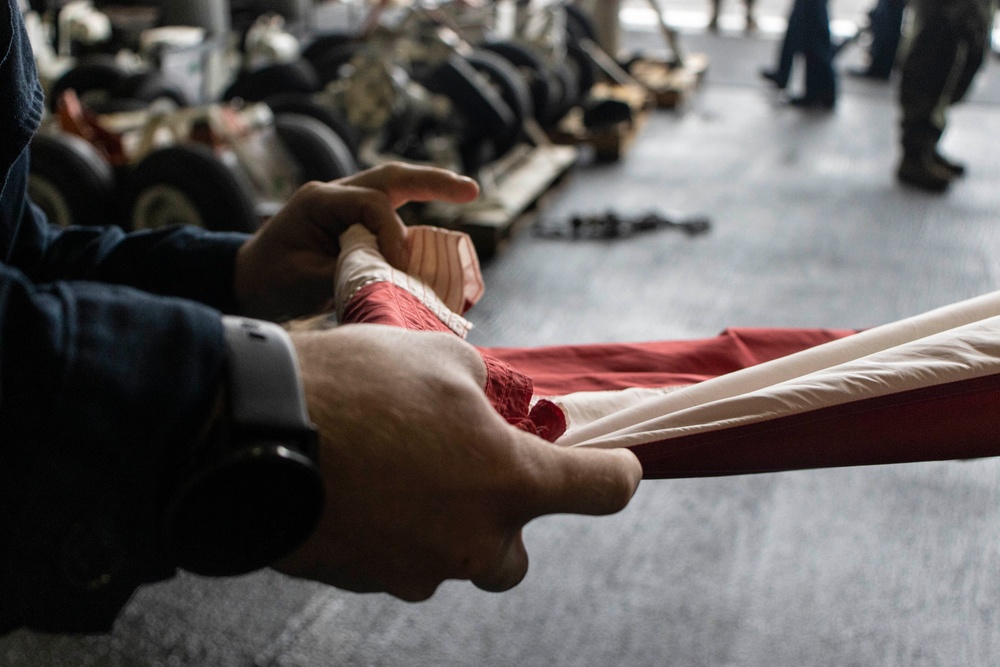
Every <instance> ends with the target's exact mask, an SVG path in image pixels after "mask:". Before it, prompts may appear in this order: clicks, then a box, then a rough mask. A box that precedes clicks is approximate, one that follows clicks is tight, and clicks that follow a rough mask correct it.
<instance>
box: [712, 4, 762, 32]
mask: <svg viewBox="0 0 1000 667" xmlns="http://www.w3.org/2000/svg"><path fill="white" fill-rule="evenodd" d="M711 2H712V14H711V16H710V17H709V19H708V29H709V30H711V31H712V32H716V31H718V30H719V14H721V13H722V0H711ZM753 5H754V0H743V6H744V7H745V8H746V17H747V22H746V28H745V30H746V32H753V31H755V30H756V29H757V18H756V17H755V16H754V13H753Z"/></svg>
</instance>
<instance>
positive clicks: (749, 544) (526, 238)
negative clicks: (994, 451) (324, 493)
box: [0, 36, 1000, 667]
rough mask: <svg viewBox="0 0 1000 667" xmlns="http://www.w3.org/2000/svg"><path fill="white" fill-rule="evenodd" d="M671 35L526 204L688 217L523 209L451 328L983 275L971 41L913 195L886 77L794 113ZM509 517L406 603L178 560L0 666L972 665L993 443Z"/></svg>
mask: <svg viewBox="0 0 1000 667" xmlns="http://www.w3.org/2000/svg"><path fill="white" fill-rule="evenodd" d="M635 39H636V43H638V42H641V41H642V40H650V41H649V43H650V44H653V45H655V43H656V40H655V39H654V38H652V37H650V36H644V37H636V38H635ZM687 43H688V44H689V46H690V48H691V49H692V50H701V51H704V52H706V53H709V55H710V57H711V59H712V66H711V67H712V68H711V70H710V72H709V76H708V79H707V80H706V82H705V85H704V87H703V88H702V89H701V90H700V91H699V92H698V94H697V95H696V96H695V97H694V98H693V99H692V100H691V102H690V104H688V105H687V106H686V107H685V108H684V109H682V110H680V111H676V112H671V111H660V112H657V113H655V114H654V116H653V117H652V118H651V119H650V121H649V122H648V124H647V125H646V126H645V127H644V129H643V131H642V134H641V136H640V137H639V140H638V142H637V143H636V144H635V146H634V147H633V149H632V150H631V151H630V152H629V153H628V154H627V155H626V156H625V158H624V159H623V160H622V161H621V162H619V163H615V164H608V165H589V166H587V165H584V166H581V167H580V168H579V169H578V170H576V172H575V173H574V174H573V175H572V177H571V178H570V179H569V181H568V183H567V185H566V187H565V188H563V189H562V190H560V191H559V193H558V195H557V196H556V198H555V201H554V202H553V204H552V205H551V207H549V208H548V210H547V212H546V215H547V216H550V218H549V219H550V220H559V219H561V217H565V216H569V215H571V214H573V213H586V212H595V211H603V210H607V209H608V208H613V209H615V210H618V211H621V212H629V211H645V210H652V209H656V210H660V211H663V212H668V213H671V212H673V213H680V214H693V213H702V214H705V215H708V216H709V217H710V219H711V221H712V224H713V227H712V230H711V232H710V233H709V234H706V235H703V236H693V237H689V236H685V235H684V234H681V233H679V232H676V231H674V230H663V231H658V232H652V233H648V234H644V235H639V236H635V237H632V238H627V239H619V240H614V241H584V240H552V239H544V238H540V237H537V236H535V235H533V234H532V233H530V231H526V232H524V233H522V234H520V235H519V236H518V237H517V238H516V239H515V240H514V242H513V243H512V245H511V246H510V247H509V248H508V249H507V250H506V251H505V252H504V253H502V254H501V255H500V256H498V257H497V258H496V259H495V260H493V261H491V262H489V263H488V264H487V265H486V267H485V269H486V279H487V295H486V296H485V298H484V300H483V301H482V302H481V303H480V304H479V305H478V306H477V307H476V308H475V309H474V310H473V311H472V312H471V316H472V319H473V320H474V321H475V322H476V325H477V328H476V329H475V330H474V332H473V335H472V340H473V342H475V343H477V344H482V345H515V346H531V345H543V344H559V343H576V342H593V341H624V340H649V339H667V338H692V337H702V336H711V335H714V334H715V333H717V332H718V331H719V330H721V329H722V328H724V327H726V326H730V325H761V326H765V325H766V326H771V325H774V326H782V325H789V326H831V327H864V326H870V325H875V324H879V323H883V322H887V321H890V320H893V319H896V318H899V317H902V316H906V315H910V314H914V313H916V312H919V311H922V310H925V309H929V308H932V307H935V306H939V305H943V304H946V303H949V302H952V301H956V300H959V299H963V298H967V297H971V296H974V295H977V294H981V293H983V292H987V291H991V290H994V289H997V288H998V287H1000V281H998V276H997V265H998V263H997V258H998V257H1000V218H998V211H1000V157H998V151H997V143H998V141H1000V139H998V137H1000V107H998V106H997V104H996V102H997V100H998V99H1000V96H997V95H996V94H994V88H995V86H996V82H995V80H994V79H995V76H996V68H995V67H994V66H993V64H992V63H991V64H990V66H988V67H987V69H986V71H985V73H984V76H983V77H982V79H981V81H980V86H979V88H978V89H977V91H976V95H975V97H974V100H973V101H972V102H970V103H969V104H967V105H965V106H963V107H961V108H959V109H956V110H955V112H954V114H953V123H952V126H951V129H950V130H949V132H948V134H947V137H946V141H945V144H944V147H945V148H946V150H947V151H948V152H949V153H951V154H953V155H955V156H958V157H961V158H962V159H964V160H966V161H967V162H968V165H969V169H970V173H969V176H968V177H967V179H965V180H964V181H963V182H961V183H960V184H958V185H957V186H956V187H955V188H954V189H953V190H952V191H951V192H949V193H948V194H946V195H944V196H927V195H921V194H918V193H915V192H913V191H909V190H904V189H901V188H900V187H898V186H897V185H896V183H895V182H894V180H893V177H892V171H893V168H894V165H895V160H896V157H897V154H896V144H895V123H896V108H895V105H894V102H893V95H892V89H891V87H889V86H885V85H875V84H865V83H861V82H851V81H846V82H845V91H844V94H843V95H842V97H841V102H840V104H839V106H838V109H837V111H836V113H834V114H829V115H807V114H802V113H800V112H798V111H796V110H793V109H789V108H785V107H782V106H780V105H779V104H778V103H777V102H776V100H775V99H774V98H773V97H772V96H771V95H770V94H769V93H768V92H767V91H766V90H765V88H764V87H763V86H762V85H761V84H760V83H759V82H758V81H757V80H756V77H755V70H756V68H757V67H759V66H760V65H764V64H767V63H768V62H770V58H771V56H772V55H773V50H774V48H775V44H774V42H773V41H768V40H763V39H756V40H747V39H741V38H733V37H704V36H692V37H691V38H690V39H689V40H687ZM845 57H846V58H852V57H856V54H852V53H845ZM845 62H846V61H845ZM998 423H1000V420H998ZM526 541H527V544H528V548H529V551H530V552H531V553H532V556H533V562H532V569H531V572H530V573H529V575H528V577H527V580H526V581H525V582H524V584H522V586H521V587H519V588H518V589H515V590H514V591H512V592H510V593H507V594H504V595H491V594H486V593H482V592H479V591H477V590H474V589H473V588H472V587H471V586H469V585H466V584H460V583H451V584H448V585H445V586H443V587H442V589H441V590H440V591H439V593H438V595H437V596H436V597H435V598H434V599H433V600H431V601H430V602H428V603H425V604H421V605H408V604H404V603H400V602H396V601H393V600H390V599H388V598H386V597H383V596H369V597H363V596H354V595H350V594H345V593H341V592H338V591H336V590H331V589H327V588H324V587H322V586H318V585H313V584H308V583H303V582H295V581H289V580H287V579H284V578H282V577H279V576H277V575H273V574H267V573H263V574H257V575H252V576H249V577H244V578H240V579H237V580H231V581H203V580H199V579H196V578H194V577H183V578H181V579H178V580H176V581H173V582H170V583H166V584H162V585H157V586H153V587H149V588H147V589H145V590H143V591H142V592H140V593H139V595H138V596H137V597H136V598H135V600H134V601H133V602H132V604H130V606H129V607H128V608H127V609H126V610H125V612H124V613H123V615H122V617H121V619H120V621H119V623H118V625H117V626H116V629H115V632H114V634H113V635H112V636H111V637H98V638H78V637H46V636H41V635H33V634H29V633H19V634H16V635H14V636H13V637H11V638H9V639H7V640H5V641H3V642H0V664H3V665H31V666H37V665H47V664H64V665H91V664H98V665H103V664H112V665H152V664H165V665H166V664H169V665H419V666H423V665H427V666H431V665H435V666H436V665H470V666H472V665H491V666H492V665H498V666H499V665H511V666H515V665H516V666H519V667H520V666H527V665H546V666H548V665H553V666H560V667H561V666H570V665H609V666H611V665H641V666H645V665H650V666H652V665H679V666H680V665H692V666H694V665H698V666H701V665H703V666H706V667H723V666H748V667H749V666H760V667H803V666H812V665H815V666H833V665H837V666H848V665H858V666H865V667H869V666H874V665H886V666H890V665H892V666H895V665H898V666H900V667H916V666H922V665H927V666H931V665H935V666H956V667H958V666H980V665H981V666H986V665H995V664H998V663H1000V464H998V462H997V461H994V460H983V461H971V462H955V463H935V464H918V465H906V466H889V467H880V468H871V469H844V470H827V471H811V472H797V473H784V474H777V475H762V476H755V477H736V478H726V479H711V480H687V481H657V482H645V483H643V485H642V486H641V487H640V490H639V493H638V495H637V497H636V498H635V500H634V501H633V503H632V504H631V506H630V507H629V508H628V509H627V510H626V511H624V512H623V513H621V514H619V515H616V516H614V517H609V518H603V519H599V520H594V519H583V518H578V517H569V516H563V517H552V518H548V519H544V520H540V521H538V522H536V523H533V524H532V525H530V526H529V528H528V530H527V535H526Z"/></svg>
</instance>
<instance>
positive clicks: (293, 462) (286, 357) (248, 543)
mask: <svg viewBox="0 0 1000 667" xmlns="http://www.w3.org/2000/svg"><path fill="white" fill-rule="evenodd" d="M223 327H224V329H225V337H226V348H227V354H226V387H225V390H226V391H225V396H226V401H225V406H224V409H223V414H222V417H221V418H219V419H217V420H216V423H215V425H214V426H213V428H212V432H211V434H210V436H209V437H208V439H207V441H206V442H205V443H204V444H203V445H202V446H200V447H199V448H198V450H197V451H196V452H195V453H194V455H193V456H192V459H191V461H190V463H189V465H188V466H186V468H185V469H184V470H183V471H182V472H181V474H180V475H179V476H178V478H177V482H176V483H175V484H174V486H173V489H172V491H171V492H170V494H169V498H168V500H167V503H166V509H165V513H164V518H163V523H162V530H163V538H164V544H165V548H166V550H167V552H168V554H169V555H170V557H171V558H172V559H173V561H174V563H175V564H176V565H177V566H178V567H180V568H182V569H185V570H188V571H190V572H194V573H196V574H202V575H207V576H228V575H237V574H244V573H247V572H252V571H253V570H257V569H260V568H263V567H266V566H268V565H270V564H271V563H273V562H274V561H275V560H277V559H278V558H280V557H282V556H284V555H286V554H288V553H290V552H291V551H292V550H293V549H295V548H296V547H297V546H299V545H300V544H302V542H304V541H305V539H306V538H307V537H308V536H309V535H310V534H311V533H312V531H313V529H314V528H315V526H316V524H317V522H318V521H319V517H320V514H321V512H322V510H323V502H324V492H323V480H322V477H321V476H320V472H319V468H318V466H317V435H316V429H315V427H314V426H313V425H312V423H311V422H310V421H309V415H308V412H307V410H306V404H305V397H304V395H303V391H302V383H301V379H300V377H299V370H298V363H297V360H296V357H295V350H294V348H293V347H292V343H291V340H290V339H289V337H288V334H287V333H285V331H284V329H282V328H281V327H279V326H278V325H276V324H272V323H270V322H263V321H260V320H251V319H247V318H238V317H229V316H226V317H223Z"/></svg>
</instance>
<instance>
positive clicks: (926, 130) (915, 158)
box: [896, 0, 995, 192]
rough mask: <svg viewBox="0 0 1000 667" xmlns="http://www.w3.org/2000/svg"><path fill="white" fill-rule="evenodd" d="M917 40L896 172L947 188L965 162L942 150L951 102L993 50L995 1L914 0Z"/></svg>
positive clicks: (902, 92) (908, 69)
mask: <svg viewBox="0 0 1000 667" xmlns="http://www.w3.org/2000/svg"><path fill="white" fill-rule="evenodd" d="M911 6H912V7H913V12H914V15H913V26H914V30H913V39H912V41H911V42H910V44H909V50H908V52H907V55H906V60H905V61H904V62H903V66H902V67H903V77H902V80H901V81H900V85H899V103H900V107H901V110H902V137H901V142H902V148H903V157H902V160H901V161H900V163H899V168H898V170H897V172H896V176H897V177H898V178H899V180H900V181H901V182H903V183H906V184H908V185H912V186H915V187H917V188H920V189H923V190H927V191H931V192H943V191H945V190H947V189H948V186H949V185H950V184H951V182H952V181H953V180H955V179H956V178H960V177H961V176H963V175H965V166H964V165H962V164H960V163H957V162H953V161H951V160H949V159H947V158H946V157H944V156H943V155H941V153H940V152H939V151H938V141H939V140H940V139H941V135H942V134H944V130H945V126H946V123H947V114H948V107H950V106H951V105H952V104H955V103H956V102H959V101H961V100H962V99H963V98H964V97H965V94H966V93H967V92H968V91H969V88H970V86H971V85H972V80H973V79H974V78H975V76H976V72H978V71H979V68H980V67H981V66H982V64H983V59H984V58H985V55H986V53H987V51H988V49H989V42H990V28H991V26H992V25H993V13H994V11H995V6H994V2H993V0H912V2H911Z"/></svg>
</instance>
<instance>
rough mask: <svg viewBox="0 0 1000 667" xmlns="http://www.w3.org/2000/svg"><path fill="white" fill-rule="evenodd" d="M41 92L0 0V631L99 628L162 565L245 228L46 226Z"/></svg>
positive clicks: (207, 397)
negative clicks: (170, 497) (163, 536)
mask: <svg viewBox="0 0 1000 667" xmlns="http://www.w3.org/2000/svg"><path fill="white" fill-rule="evenodd" d="M40 96H41V93H40V89H39V88H38V83H37V79H36V77H35V75H34V65H33V63H32V62H31V54H30V49H29V48H28V47H27V40H26V39H25V35H24V29H23V25H22V23H21V21H20V15H19V12H18V7H17V2H16V0H0V632H2V631H5V630H10V629H12V628H16V627H20V626H27V627H33V628H38V629H45V630H55V631H102V630H107V629H108V628H109V627H110V626H111V624H112V622H113V620H114V618H115V617H116V615H117V613H118V611H119V610H120V608H121V607H122V606H123V605H124V604H125V602H126V601H127V600H128V598H129V597H130V595H131V594H132V592H133V591H134V590H135V588H136V587H137V586H139V585H141V584H142V583H144V582H149V581H154V580H158V579H162V578H165V577H169V576H171V574H172V573H173V570H174V568H173V567H172V565H171V563H170V562H168V561H167V560H166V559H165V557H164V556H163V552H162V549H161V544H160V543H159V538H158V534H157V531H158V525H159V522H160V516H159V515H160V511H161V507H162V506H163V501H164V495H165V494H166V492H167V488H168V486H169V480H170V478H171V475H172V474H173V471H174V470H176V469H177V468H178V466H179V465H180V464H181V462H182V461H184V460H185V458H186V456H187V452H188V451H189V448H190V447H191V445H192V443H193V442H194V441H195V439H196V434H197V432H198V430H199V429H200V428H201V425H202V424H203V423H204V421H205V420H206V418H207V416H208V414H209V412H210V410H211V406H212V404H213V401H214V398H215V395H216V391H217V387H218V386H219V382H220V380H221V374H222V367H223V350H224V347H223V346H224V342H223V333H222V324H221V320H220V313H219V309H225V310H231V309H232V294H231V282H232V271H233V263H234V261H235V253H236V248H237V247H238V246H239V244H240V243H241V242H242V240H243V238H242V237H238V236H228V235H227V236H217V235H213V234H208V233H206V232H203V231H200V230H193V229H175V230H165V231H158V232H152V233H148V234H136V235H129V234H125V233H123V232H122V231H120V230H117V229H103V228H101V229H97V228H95V229H76V230H56V229H54V228H52V227H50V226H49V225H48V224H47V223H46V222H45V220H44V216H42V215H41V213H40V211H38V209H36V208H35V207H33V206H32V205H31V204H30V203H29V202H28V199H27V194H26V192H27V190H26V182H27V172H28V151H27V148H26V144H27V141H28V138H30V136H31V132H33V131H34V129H35V126H36V125H37V120H38V118H37V116H38V113H39V103H40Z"/></svg>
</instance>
